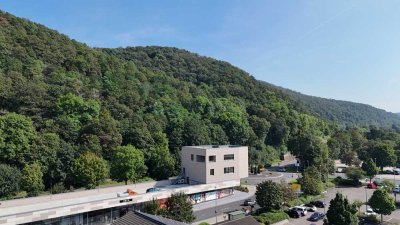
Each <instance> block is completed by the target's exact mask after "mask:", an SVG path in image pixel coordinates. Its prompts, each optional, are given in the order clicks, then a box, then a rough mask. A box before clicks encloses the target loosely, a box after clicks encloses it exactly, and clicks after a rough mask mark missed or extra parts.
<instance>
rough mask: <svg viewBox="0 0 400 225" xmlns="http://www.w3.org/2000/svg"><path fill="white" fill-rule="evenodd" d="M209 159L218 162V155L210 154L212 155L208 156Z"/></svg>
mask: <svg viewBox="0 0 400 225" xmlns="http://www.w3.org/2000/svg"><path fill="white" fill-rule="evenodd" d="M208 161H209V162H216V161H217V157H216V156H215V155H210V156H208Z"/></svg>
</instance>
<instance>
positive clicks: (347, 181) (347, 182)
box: [333, 176, 362, 187]
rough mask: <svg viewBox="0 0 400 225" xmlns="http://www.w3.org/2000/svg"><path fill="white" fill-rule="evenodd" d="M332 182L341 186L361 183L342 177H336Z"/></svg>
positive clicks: (357, 185) (359, 184)
mask: <svg viewBox="0 0 400 225" xmlns="http://www.w3.org/2000/svg"><path fill="white" fill-rule="evenodd" d="M333 183H335V184H337V185H342V186H352V187H359V186H361V185H362V183H361V182H360V181H358V180H351V179H344V178H342V177H339V176H338V177H336V178H335V179H333Z"/></svg>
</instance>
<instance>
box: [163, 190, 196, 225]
mask: <svg viewBox="0 0 400 225" xmlns="http://www.w3.org/2000/svg"><path fill="white" fill-rule="evenodd" d="M161 215H162V216H164V217H166V218H170V219H173V220H177V221H181V222H184V223H191V222H193V220H194V219H195V218H196V217H195V216H194V214H193V205H192V203H191V202H190V201H189V199H188V196H187V195H185V194H184V193H178V194H172V195H171V197H170V198H169V199H168V201H167V203H166V208H165V210H162V213H161Z"/></svg>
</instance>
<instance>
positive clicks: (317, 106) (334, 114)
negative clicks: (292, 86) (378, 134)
mask: <svg viewBox="0 0 400 225" xmlns="http://www.w3.org/2000/svg"><path fill="white" fill-rule="evenodd" d="M265 85H266V86H268V87H270V88H272V89H275V90H276V91H275V92H281V93H282V94H283V95H286V96H287V97H288V99H289V100H290V101H291V102H292V104H294V105H295V106H296V107H297V108H299V109H301V111H306V112H308V113H310V114H312V115H315V116H318V117H320V118H324V119H326V120H329V121H333V122H335V123H338V124H341V125H343V126H349V127H352V126H365V127H368V126H377V127H391V126H392V125H397V126H398V125H399V124H400V114H399V113H397V114H396V113H390V112H387V111H385V110H382V109H378V108H375V107H373V106H370V105H366V104H361V103H355V102H349V101H341V100H334V99H326V98H320V97H315V96H309V95H304V94H301V93H299V92H296V91H292V90H289V89H286V88H282V87H278V86H275V85H272V84H269V83H266V82H265Z"/></svg>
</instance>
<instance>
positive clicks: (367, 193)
mask: <svg viewBox="0 0 400 225" xmlns="http://www.w3.org/2000/svg"><path fill="white" fill-rule="evenodd" d="M337 192H340V193H342V194H343V195H344V196H346V197H347V199H348V200H349V202H350V203H352V202H353V201H354V200H360V201H363V202H365V199H369V198H370V197H371V195H372V193H373V192H374V190H372V189H366V188H364V187H360V188H354V187H343V188H332V189H329V190H328V192H327V193H326V195H325V199H321V200H322V201H325V202H326V208H325V210H326V211H327V210H328V208H329V202H330V200H331V199H333V198H334V197H335V195H336V193H337ZM397 200H398V201H400V198H398V199H397ZM365 210H366V207H365V205H364V206H362V207H361V208H360V212H361V213H364V212H365ZM317 211H318V212H324V209H323V208H318V210H317ZM311 214H312V212H308V213H307V215H306V216H304V217H301V218H298V219H290V223H291V224H295V225H310V224H312V223H315V224H317V225H322V224H323V221H322V220H320V221H318V222H310V221H308V220H307V219H308V218H309V217H310V216H311ZM383 219H384V220H385V221H390V222H392V223H394V224H396V223H399V224H400V209H397V210H396V211H394V212H393V213H392V214H391V215H390V216H384V217H383Z"/></svg>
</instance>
